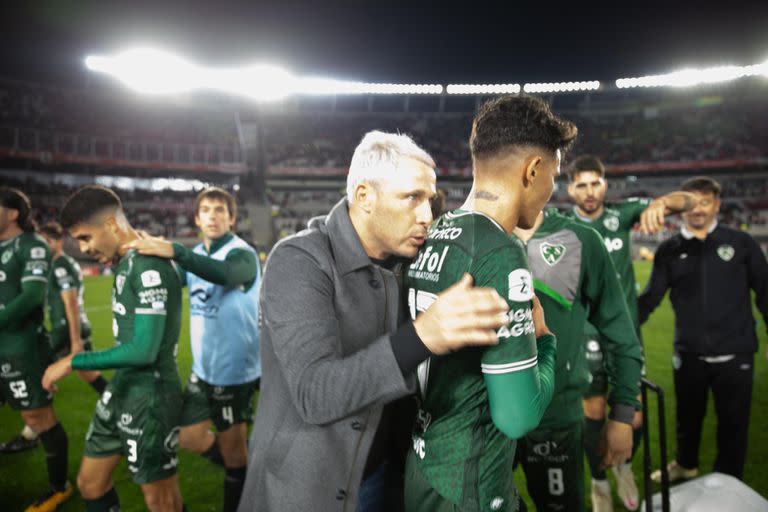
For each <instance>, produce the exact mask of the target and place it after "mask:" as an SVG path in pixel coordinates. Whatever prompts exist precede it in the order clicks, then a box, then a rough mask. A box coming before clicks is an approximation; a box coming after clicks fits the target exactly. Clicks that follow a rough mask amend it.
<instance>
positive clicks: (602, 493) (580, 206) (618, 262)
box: [566, 155, 696, 511]
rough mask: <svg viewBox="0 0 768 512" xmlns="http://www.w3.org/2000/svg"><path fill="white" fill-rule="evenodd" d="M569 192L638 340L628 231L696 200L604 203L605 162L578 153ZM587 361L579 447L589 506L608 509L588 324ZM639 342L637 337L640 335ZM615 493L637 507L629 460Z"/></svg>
mask: <svg viewBox="0 0 768 512" xmlns="http://www.w3.org/2000/svg"><path fill="white" fill-rule="evenodd" d="M568 178H569V180H570V183H569V184H568V194H569V195H570V196H571V199H572V200H573V202H574V203H576V204H575V206H574V207H573V210H572V211H570V212H566V214H567V215H568V216H570V217H572V218H573V219H574V220H575V221H576V222H580V223H583V224H586V225H588V226H591V227H593V228H594V229H595V230H597V232H598V233H600V235H602V237H603V240H604V242H605V247H606V249H608V253H609V254H610V255H611V260H613V264H614V266H615V267H616V272H617V273H618V277H619V282H620V284H621V286H622V288H623V290H624V297H625V300H626V302H627V308H628V309H629V314H630V316H631V317H632V322H633V324H634V327H635V330H636V331H637V333H638V338H640V327H639V323H638V315H637V283H636V282H635V272H634V269H633V267H632V254H631V252H630V246H629V238H630V237H629V235H630V232H631V230H632V228H633V226H635V224H637V223H639V224H640V230H641V231H642V232H644V233H656V232H658V231H659V230H661V229H662V228H663V227H664V218H665V216H667V215H671V214H675V213H681V212H684V211H687V210H690V209H691V208H693V207H694V205H695V204H696V198H695V197H694V196H693V195H692V194H689V193H687V192H671V193H669V194H666V195H664V196H661V197H658V198H656V199H650V198H629V199H624V200H621V201H616V202H607V201H605V194H606V191H607V189H608V182H607V180H606V178H605V166H604V165H603V163H602V162H601V161H600V160H599V159H598V158H595V157H592V156H588V155H585V156H581V157H579V158H577V159H575V160H574V161H573V163H572V164H571V166H570V168H569V170H568ZM585 340H586V350H587V361H588V363H589V367H590V373H591V375H592V382H591V384H590V387H589V389H588V390H587V393H586V395H585V398H584V414H585V417H586V419H585V425H584V450H585V451H586V454H587V461H588V462H589V468H590V471H591V473H592V506H593V507H594V508H595V510H600V511H603V510H606V511H610V510H613V505H612V502H611V496H610V487H609V485H608V480H607V479H606V475H605V469H604V468H603V467H602V464H601V457H600V455H599V454H598V453H597V452H598V446H599V444H600V437H601V432H602V430H603V425H604V423H605V406H606V391H607V386H608V383H607V381H606V376H605V370H604V366H605V365H604V363H603V360H604V358H603V354H602V350H601V348H600V343H601V340H600V337H599V336H598V335H597V333H596V332H595V329H594V327H592V326H589V325H588V326H587V330H586V332H585ZM641 341H642V339H641ZM634 428H635V439H634V445H633V446H634V449H635V450H636V449H637V447H638V445H639V441H640V436H641V432H642V414H641V413H640V412H639V411H638V412H637V413H636V414H635V420H634ZM613 471H614V475H615V476H616V481H617V484H618V489H617V491H618V494H619V496H620V497H621V499H622V501H623V502H624V505H625V506H626V507H627V508H628V509H629V510H636V509H637V507H638V505H639V501H638V500H639V497H638V491H637V485H636V484H635V478H634V475H633V474H632V466H631V464H630V463H629V462H627V463H626V464H622V465H619V466H618V467H616V468H614V470H613Z"/></svg>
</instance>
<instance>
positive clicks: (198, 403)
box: [181, 373, 258, 432]
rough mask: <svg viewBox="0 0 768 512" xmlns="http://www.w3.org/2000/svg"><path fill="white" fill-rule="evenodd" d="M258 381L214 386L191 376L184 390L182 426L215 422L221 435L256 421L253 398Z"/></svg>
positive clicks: (192, 374) (195, 376)
mask: <svg viewBox="0 0 768 512" xmlns="http://www.w3.org/2000/svg"><path fill="white" fill-rule="evenodd" d="M257 389H258V380H255V381H253V382H247V383H245V384H238V385H235V386H212V385H211V384H208V383H207V382H205V381H203V380H201V379H200V377H198V376H197V375H195V374H194V373H191V374H190V375H189V380H188V381H187V387H186V389H185V390H184V408H183V410H182V413H181V425H182V426H184V427H186V426H189V425H194V424H196V423H200V422H201V421H207V420H212V421H213V424H214V425H216V429H217V430H218V431H219V432H223V431H224V430H227V429H228V428H229V427H231V426H232V425H234V424H236V423H251V422H252V421H253V396H254V394H255V393H256V390H257Z"/></svg>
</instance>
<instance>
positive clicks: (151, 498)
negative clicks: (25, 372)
mask: <svg viewBox="0 0 768 512" xmlns="http://www.w3.org/2000/svg"><path fill="white" fill-rule="evenodd" d="M61 224H62V226H63V227H64V229H67V230H68V231H69V233H70V235H72V236H73V237H74V238H75V239H76V240H77V241H78V242H79V244H80V250H82V251H83V252H85V253H87V254H88V255H90V256H92V257H94V258H97V259H98V260H99V261H100V262H101V263H108V262H110V261H112V260H113V259H114V258H115V257H119V262H118V263H117V266H116V268H115V282H114V286H113V288H112V312H113V315H114V319H113V321H112V329H113V333H114V336H115V341H116V346H115V347H114V348H111V349H109V350H104V351H100V352H79V353H77V354H70V355H68V356H66V357H64V358H63V359H61V360H59V361H58V362H56V363H54V364H52V365H51V366H49V367H48V369H47V370H46V371H45V375H44V376H43V386H44V387H45V388H46V389H48V390H55V383H56V381H58V380H60V379H61V378H63V377H65V376H66V375H68V374H69V373H71V372H72V370H73V369H74V370H105V369H110V368H114V369H116V371H115V373H114V376H113V378H112V380H111V381H110V383H109V385H108V386H107V389H106V390H105V391H104V393H103V394H102V396H101V398H100V399H99V400H98V402H97V403H96V413H95V414H94V417H93V420H92V421H91V425H90V427H89V428H88V433H87V434H86V443H85V455H84V456H83V461H82V464H81V466H80V472H79V474H78V476H77V485H78V488H79V489H80V493H81V494H82V496H83V499H84V500H85V503H86V510H87V511H88V512H97V511H111V510H115V509H117V508H118V507H119V500H118V496H117V493H116V491H115V489H114V484H113V482H112V472H113V471H114V469H115V467H116V466H117V464H118V462H120V457H121V456H124V457H125V458H126V460H127V462H128V470H129V472H130V473H131V476H132V478H133V481H134V482H136V483H137V484H139V485H140V486H141V490H142V492H143V493H144V501H145V502H146V505H147V508H148V509H149V510H151V511H152V512H160V511H163V512H166V511H174V512H179V511H180V510H182V506H183V505H182V501H181V493H180V492H179V485H178V479H177V476H176V467H177V465H178V458H177V456H176V451H177V447H178V436H179V421H180V415H181V402H182V392H181V381H180V380H179V374H178V369H177V366H176V348H177V343H178V338H179V331H180V329H181V280H180V278H179V275H178V273H177V272H176V269H175V268H174V266H173V265H172V263H171V262H169V261H168V260H165V259H162V258H154V257H149V256H142V255H140V254H138V253H137V252H136V251H133V250H128V249H126V248H125V245H126V244H127V243H129V242H131V241H132V240H135V239H136V238H138V234H137V233H136V231H135V230H134V229H133V228H132V227H131V225H130V224H129V223H128V220H127V219H126V218H125V214H124V212H123V208H122V204H121V202H120V199H119V198H118V197H117V195H116V194H115V193H114V192H112V191H111V190H110V189H108V188H105V187H100V186H87V187H83V188H81V189H79V190H78V191H76V192H75V193H74V194H73V195H72V196H71V197H70V198H69V199H68V200H67V202H66V204H65V205H64V208H63V209H62V211H61Z"/></svg>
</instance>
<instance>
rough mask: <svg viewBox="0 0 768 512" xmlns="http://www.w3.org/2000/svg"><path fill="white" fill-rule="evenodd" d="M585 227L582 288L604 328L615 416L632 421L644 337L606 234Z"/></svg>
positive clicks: (593, 320)
mask: <svg viewBox="0 0 768 512" xmlns="http://www.w3.org/2000/svg"><path fill="white" fill-rule="evenodd" d="M585 231H586V233H585V236H584V237H582V240H583V241H584V251H585V255H584V256H585V257H584V262H583V263H582V264H583V272H584V278H583V280H582V283H583V284H582V290H583V294H584V296H585V297H586V298H587V301H588V305H589V323H590V324H592V325H594V326H595V328H597V330H598V331H599V332H600V334H601V336H602V339H603V340H604V349H605V351H606V352H607V356H608V357H606V369H607V372H608V380H609V382H610V389H611V391H610V395H609V397H608V401H609V403H610V404H611V419H615V420H617V421H621V422H623V423H627V424H630V425H631V424H632V418H633V416H634V413H635V410H636V409H637V408H639V406H640V404H639V402H638V401H637V396H638V395H639V394H640V388H639V386H638V382H639V381H640V372H641V369H642V364H643V362H642V359H643V356H642V350H641V348H640V340H638V339H637V334H636V333H635V328H634V325H633V323H632V318H631V317H630V315H629V311H628V310H627V304H626V300H625V298H624V292H623V290H622V289H621V284H619V280H618V278H617V277H616V270H615V268H614V266H613V262H612V261H611V258H610V256H609V254H608V251H607V250H606V248H605V244H604V243H603V240H602V238H601V237H600V235H599V234H598V233H597V232H596V231H594V230H592V229H591V228H585Z"/></svg>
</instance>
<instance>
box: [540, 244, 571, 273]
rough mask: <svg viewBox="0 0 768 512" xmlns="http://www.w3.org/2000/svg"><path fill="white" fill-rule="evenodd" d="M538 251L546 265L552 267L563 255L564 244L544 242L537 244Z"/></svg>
mask: <svg viewBox="0 0 768 512" xmlns="http://www.w3.org/2000/svg"><path fill="white" fill-rule="evenodd" d="M539 252H541V257H542V258H544V261H545V262H546V263H547V265H549V266H550V267H552V266H554V265H556V264H557V262H558V261H560V260H561V259H563V256H565V245H563V244H550V243H549V242H544V243H542V244H541V245H540V246H539Z"/></svg>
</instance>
